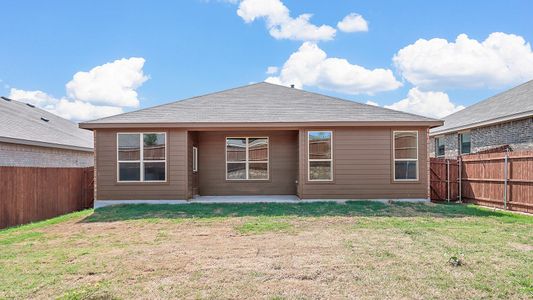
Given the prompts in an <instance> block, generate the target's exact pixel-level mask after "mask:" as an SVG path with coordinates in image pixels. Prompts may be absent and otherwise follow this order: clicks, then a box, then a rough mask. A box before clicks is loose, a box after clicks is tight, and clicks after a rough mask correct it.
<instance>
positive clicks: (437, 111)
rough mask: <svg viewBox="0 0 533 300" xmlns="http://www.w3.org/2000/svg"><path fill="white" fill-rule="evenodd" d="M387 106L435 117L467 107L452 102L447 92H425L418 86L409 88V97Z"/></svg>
mask: <svg viewBox="0 0 533 300" xmlns="http://www.w3.org/2000/svg"><path fill="white" fill-rule="evenodd" d="M385 107H386V108H390V109H395V110H400V111H404V112H409V113H414V114H418V115H422V116H426V117H433V118H442V117H445V116H447V115H449V114H452V113H454V112H456V111H459V110H461V109H463V108H465V107H464V106H462V105H456V104H454V103H452V102H451V101H450V98H449V97H448V94H446V93H443V92H432V91H427V92H424V91H421V90H419V89H418V88H416V87H415V88H412V89H410V90H409V92H408V94H407V98H405V99H403V100H400V101H398V102H396V103H393V104H392V105H385Z"/></svg>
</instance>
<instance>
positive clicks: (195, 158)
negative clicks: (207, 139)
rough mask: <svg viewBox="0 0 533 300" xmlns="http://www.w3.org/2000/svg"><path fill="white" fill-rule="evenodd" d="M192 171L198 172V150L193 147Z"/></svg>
mask: <svg viewBox="0 0 533 300" xmlns="http://www.w3.org/2000/svg"><path fill="white" fill-rule="evenodd" d="M192 171H193V172H198V148H197V147H192Z"/></svg>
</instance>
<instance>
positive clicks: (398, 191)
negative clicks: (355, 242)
mask: <svg viewBox="0 0 533 300" xmlns="http://www.w3.org/2000/svg"><path fill="white" fill-rule="evenodd" d="M324 130H326V128H324ZM328 130H329V129H328ZM393 130H417V129H412V128H407V129H406V128H401V129H395V128H356V127H353V128H333V158H334V159H333V164H334V165H333V172H334V180H333V182H319V183H318V182H309V181H308V180H307V166H308V164H307V145H306V141H307V136H306V134H307V131H306V130H302V131H301V133H302V134H303V135H304V138H302V139H301V140H300V147H302V150H301V152H300V153H301V155H302V156H303V158H302V160H301V161H302V176H301V177H300V181H301V182H302V183H301V186H300V189H301V192H300V196H301V197H302V198H308V199H312V198H315V199H316V198H324V199H335V198H337V199H343V198H344V199H402V198H427V197H428V185H427V184H428V181H427V174H428V162H427V135H426V129H425V128H421V129H418V135H419V139H418V143H419V145H418V148H419V165H418V167H419V181H418V182H415V183H413V182H408V183H407V182H406V183H403V182H402V183H400V182H393V175H392V174H393V173H392V172H393V171H392V131H393Z"/></svg>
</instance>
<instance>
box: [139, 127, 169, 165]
mask: <svg viewBox="0 0 533 300" xmlns="http://www.w3.org/2000/svg"><path fill="white" fill-rule="evenodd" d="M165 145H166V144H165V135H164V134H162V133H145V134H144V135H143V158H144V160H164V159H165Z"/></svg>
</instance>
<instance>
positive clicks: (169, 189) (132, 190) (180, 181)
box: [95, 128, 188, 200]
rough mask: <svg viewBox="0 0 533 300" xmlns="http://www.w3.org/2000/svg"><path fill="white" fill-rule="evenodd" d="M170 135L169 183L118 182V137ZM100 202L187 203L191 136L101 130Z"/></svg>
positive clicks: (98, 158)
mask: <svg viewBox="0 0 533 300" xmlns="http://www.w3.org/2000/svg"><path fill="white" fill-rule="evenodd" d="M118 132H166V133H167V141H166V146H167V147H166V155H167V181H166V182H128V183H123V182H122V183H119V182H117V133H118ZM95 139H96V143H95V149H96V153H97V155H96V165H97V166H98V168H97V172H96V183H97V191H96V199H97V200H176V199H187V196H188V195H187V190H188V188H187V181H188V180H187V176H188V175H187V161H186V158H187V155H186V149H187V148H186V147H187V132H186V131H185V130H183V129H161V128H160V129H156V128H151V129H98V130H97V131H96V133H95Z"/></svg>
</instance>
